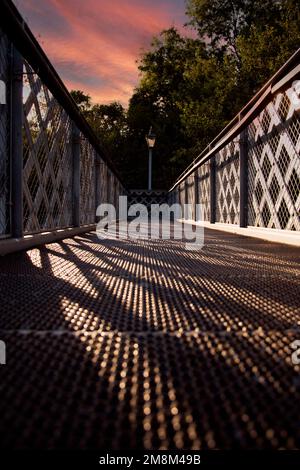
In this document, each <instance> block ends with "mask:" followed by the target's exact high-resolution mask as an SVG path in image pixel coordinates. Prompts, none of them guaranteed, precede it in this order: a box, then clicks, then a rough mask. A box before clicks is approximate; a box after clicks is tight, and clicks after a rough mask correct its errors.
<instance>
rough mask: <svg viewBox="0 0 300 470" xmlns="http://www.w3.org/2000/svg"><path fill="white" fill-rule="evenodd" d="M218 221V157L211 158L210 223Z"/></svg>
mask: <svg viewBox="0 0 300 470" xmlns="http://www.w3.org/2000/svg"><path fill="white" fill-rule="evenodd" d="M215 222H216V159H215V157H214V156H213V157H212V158H211V159H210V223H211V224H214V223H215Z"/></svg>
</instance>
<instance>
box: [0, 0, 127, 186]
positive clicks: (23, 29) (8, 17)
mask: <svg viewBox="0 0 300 470" xmlns="http://www.w3.org/2000/svg"><path fill="white" fill-rule="evenodd" d="M0 24H1V28H2V29H3V31H4V32H5V33H6V35H7V37H8V38H9V39H10V40H11V41H12V42H13V44H14V45H15V46H16V48H17V49H18V51H19V52H20V53H21V54H22V56H23V57H24V58H25V59H26V60H27V61H28V62H29V63H30V66H31V67H32V68H33V70H34V71H35V72H36V73H37V74H38V75H39V77H40V78H41V80H42V81H43V82H44V83H45V85H46V86H47V87H48V88H49V90H50V91H51V93H52V94H53V96H54V97H55V98H56V99H57V101H58V102H59V103H60V105H61V106H63V108H64V109H65V110H66V111H67V113H68V114H69V116H70V118H71V119H72V120H73V121H74V123H75V124H76V126H77V127H78V129H79V130H80V131H81V132H82V133H83V134H84V135H85V137H87V139H88V140H89V141H90V143H91V144H92V145H93V147H94V148H95V149H96V151H97V152H98V154H99V155H100V157H101V158H102V160H103V161H105V163H106V164H107V166H108V167H109V169H110V170H111V171H112V172H113V173H114V174H115V175H116V176H117V178H118V179H119V181H120V183H121V184H122V185H123V187H126V186H125V185H124V183H123V182H122V179H121V177H120V175H119V173H118V171H117V170H116V168H115V166H114V164H113V162H112V161H111V160H110V158H109V157H108V156H107V155H106V153H105V150H104V148H103V146H102V145H101V143H100V141H99V139H98V137H97V136H96V134H95V133H94V131H93V130H92V128H91V127H90V125H89V124H88V122H87V121H86V119H85V118H84V117H83V115H82V114H81V112H80V111H79V108H78V106H77V104H76V103H75V101H74V99H73V98H72V96H71V95H70V93H69V91H68V90H67V88H66V86H65V85H64V83H63V81H62V80H61V78H60V77H59V75H58V73H57V72H56V70H55V68H54V67H53V65H52V64H51V62H50V61H49V59H48V57H47V56H46V54H45V52H44V51H43V49H42V48H41V46H40V44H39V43H38V41H37V40H36V39H35V37H34V35H33V34H32V32H31V31H30V29H29V27H28V25H27V24H26V22H25V21H24V19H23V18H22V16H21V15H20V13H19V11H18V9H17V8H16V7H15V5H14V4H13V2H12V1H11V0H2V1H1V15H0Z"/></svg>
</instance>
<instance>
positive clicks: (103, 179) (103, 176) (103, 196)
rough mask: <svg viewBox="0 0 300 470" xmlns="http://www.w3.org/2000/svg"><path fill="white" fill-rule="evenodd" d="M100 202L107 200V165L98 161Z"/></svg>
mask: <svg viewBox="0 0 300 470" xmlns="http://www.w3.org/2000/svg"><path fill="white" fill-rule="evenodd" d="M100 202H101V203H105V202H107V166H106V164H105V163H104V162H103V161H102V160H101V161H100Z"/></svg>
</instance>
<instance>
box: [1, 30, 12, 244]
mask: <svg viewBox="0 0 300 470" xmlns="http://www.w3.org/2000/svg"><path fill="white" fill-rule="evenodd" d="M9 70H10V58H9V41H8V39H7V36H6V35H5V34H4V33H3V32H2V30H1V29H0V80H1V83H0V86H1V91H2V93H3V94H4V97H5V101H6V103H3V104H1V103H0V237H1V236H2V235H7V234H8V233H9V232H10V214H9V198H10V182H9V180H10V175H9V107H8V105H7V104H8V103H9ZM2 87H5V89H4V88H3V90H2Z"/></svg>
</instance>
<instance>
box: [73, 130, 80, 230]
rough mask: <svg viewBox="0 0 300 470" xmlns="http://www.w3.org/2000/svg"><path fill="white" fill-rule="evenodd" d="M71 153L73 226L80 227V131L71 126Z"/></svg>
mask: <svg viewBox="0 0 300 470" xmlns="http://www.w3.org/2000/svg"><path fill="white" fill-rule="evenodd" d="M72 153H73V195H72V196H73V197H72V202H73V226H74V227H79V226H80V131H79V129H78V128H77V126H76V125H75V124H73V132H72Z"/></svg>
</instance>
